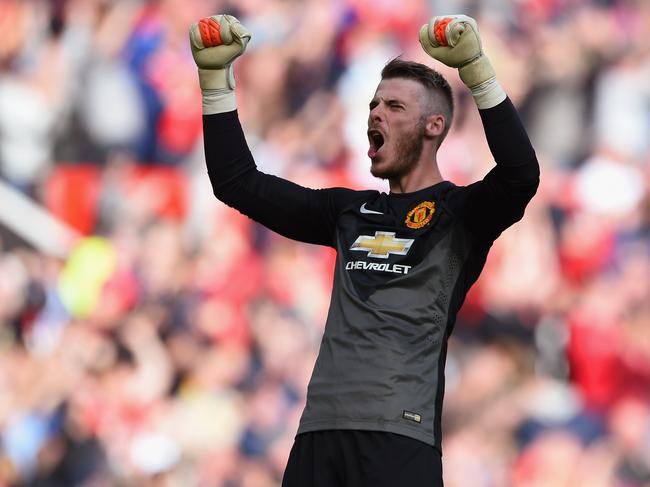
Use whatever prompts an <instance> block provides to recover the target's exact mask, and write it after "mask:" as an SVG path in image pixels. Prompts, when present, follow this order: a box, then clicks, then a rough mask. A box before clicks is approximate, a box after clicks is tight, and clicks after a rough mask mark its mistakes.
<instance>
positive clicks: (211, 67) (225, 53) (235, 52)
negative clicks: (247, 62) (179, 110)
mask: <svg viewBox="0 0 650 487" xmlns="http://www.w3.org/2000/svg"><path fill="white" fill-rule="evenodd" d="M250 38H251V34H250V32H248V30H246V28H245V27H244V26H243V25H241V24H240V23H239V20H237V19H236V18H235V17H233V16H232V15H213V16H212V17H206V18H204V19H201V20H200V21H199V22H197V23H195V24H192V26H191V27H190V47H191V49H192V56H193V57H194V62H196V65H197V66H198V68H199V84H200V86H201V92H202V94H203V114H204V115H212V114H214V113H223V112H231V111H233V110H235V109H236V108H237V100H236V98H235V91H234V89H235V77H234V75H233V72H232V63H233V61H234V60H235V59H236V58H237V57H238V56H241V55H242V54H243V53H244V51H245V50H246V45H247V44H248V41H249V40H250Z"/></svg>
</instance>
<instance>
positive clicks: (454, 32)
mask: <svg viewBox="0 0 650 487" xmlns="http://www.w3.org/2000/svg"><path fill="white" fill-rule="evenodd" d="M420 44H422V48H423V49H424V50H425V51H426V52H427V54H429V56H431V57H432V58H434V59H436V60H438V61H440V62H441V63H443V64H446V65H447V66H450V67H452V68H458V74H459V75H460V79H461V80H463V83H465V85H466V86H467V87H468V88H469V89H470V90H471V91H472V94H473V95H474V98H475V99H476V102H477V104H478V105H479V108H490V107H491V106H495V105H497V104H498V103H500V102H502V101H503V100H504V99H505V97H506V95H505V92H504V91H503V89H502V88H501V86H500V85H499V84H498V82H497V81H496V74H495V72H494V68H493V67H492V64H491V63H490V60H489V59H488V58H487V56H486V55H485V53H484V52H483V46H482V44H481V36H480V35H479V32H478V26H477V25H476V20H474V19H473V18H471V17H468V16H467V15H445V16H438V17H432V18H431V20H429V22H428V23H427V24H424V25H423V26H422V28H421V29H420Z"/></svg>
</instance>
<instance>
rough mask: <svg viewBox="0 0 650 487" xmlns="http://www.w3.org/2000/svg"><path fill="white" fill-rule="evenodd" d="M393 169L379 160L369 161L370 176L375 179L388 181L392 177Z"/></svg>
mask: <svg viewBox="0 0 650 487" xmlns="http://www.w3.org/2000/svg"><path fill="white" fill-rule="evenodd" d="M394 172H395V171H394V168H392V167H391V166H390V164H388V163H386V162H385V161H382V160H381V159H380V160H377V159H375V160H371V165H370V174H372V175H373V176H374V177H376V178H380V179H389V178H392V177H393V176H394V174H393V173H394Z"/></svg>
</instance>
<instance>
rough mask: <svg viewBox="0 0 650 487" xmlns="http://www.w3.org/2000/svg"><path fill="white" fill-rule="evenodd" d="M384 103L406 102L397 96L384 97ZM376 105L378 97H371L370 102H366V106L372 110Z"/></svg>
mask: <svg viewBox="0 0 650 487" xmlns="http://www.w3.org/2000/svg"><path fill="white" fill-rule="evenodd" d="M384 103H387V104H391V103H400V104H401V105H406V102H405V101H403V100H399V99H397V98H389V99H384ZM377 105H379V99H377V98H373V99H372V100H370V103H369V104H368V107H369V108H370V109H371V110H372V109H373V108H375V107H376V106H377Z"/></svg>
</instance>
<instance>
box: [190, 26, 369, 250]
mask: <svg viewBox="0 0 650 487" xmlns="http://www.w3.org/2000/svg"><path fill="white" fill-rule="evenodd" d="M250 38H251V35H250V33H249V32H248V31H247V30H246V28H245V27H244V26H242V25H241V23H240V22H239V21H238V20H237V19H236V18H235V17H233V16H230V15H214V16H212V17H208V18H205V19H202V20H201V21H199V22H197V23H196V24H194V25H192V26H191V27H190V45H191V48H192V55H193V56H194V60H195V61H196V64H197V66H198V68H199V83H200V85H201V93H202V97H203V135H204V143H205V158H206V163H207V167H208V175H209V176H210V181H211V183H212V188H213V191H214V194H215V196H216V197H217V198H218V199H220V200H221V201H223V202H224V203H226V204H227V205H229V206H231V207H233V208H236V209H237V210H239V211H240V212H241V213H243V214H245V215H247V216H249V217H250V218H252V219H254V220H256V221H258V222H259V223H261V224H263V225H265V226H266V227H268V228H270V229H271V230H274V231H276V232H278V233H280V234H281V235H284V236H286V237H289V238H293V239H295V240H300V241H303V242H308V243H316V244H321V245H329V246H333V245H334V230H335V226H336V215H337V214H338V212H339V211H340V210H341V209H342V208H343V207H345V206H346V205H347V204H348V202H352V201H354V200H355V199H357V198H358V197H359V194H358V193H357V192H356V191H352V190H348V189H342V188H332V189H319V190H315V189H309V188H304V187H302V186H299V185H297V184H294V183H291V182H290V181H286V180H284V179H281V178H278V177H275V176H271V175H268V174H264V173H262V172H260V171H258V170H257V167H256V165H255V162H254V160H253V156H252V155H251V152H250V150H249V149H248V145H247V144H246V139H245V137H244V133H243V131H242V127H241V124H240V122H239V118H238V116H237V111H236V109H237V102H236V98H235V91H234V89H235V79H234V76H233V72H232V63H233V61H234V60H235V59H236V58H237V57H238V56H240V55H241V54H243V53H244V51H245V49H246V46H247V44H248V42H249V40H250Z"/></svg>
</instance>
